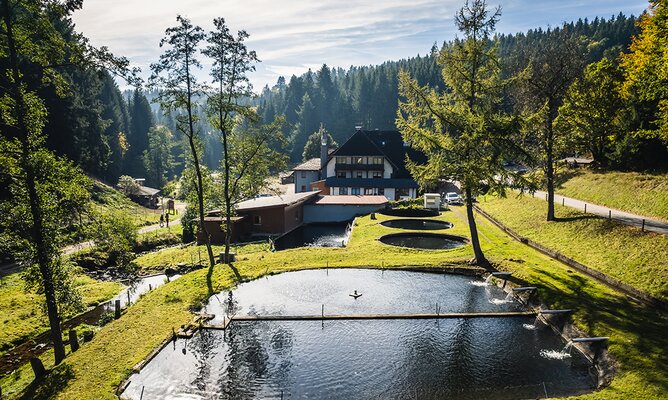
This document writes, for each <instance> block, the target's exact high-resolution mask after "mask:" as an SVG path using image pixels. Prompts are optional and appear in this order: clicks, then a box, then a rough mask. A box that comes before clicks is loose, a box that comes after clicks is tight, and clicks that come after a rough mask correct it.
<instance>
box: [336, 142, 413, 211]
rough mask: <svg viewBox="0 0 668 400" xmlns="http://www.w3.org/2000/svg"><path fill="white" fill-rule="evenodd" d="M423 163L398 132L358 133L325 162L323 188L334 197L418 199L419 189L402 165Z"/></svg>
mask: <svg viewBox="0 0 668 400" xmlns="http://www.w3.org/2000/svg"><path fill="white" fill-rule="evenodd" d="M406 157H409V158H410V159H411V160H413V161H417V162H424V161H425V157H424V155H423V154H422V153H420V152H418V151H416V150H414V149H412V148H411V147H410V146H409V145H408V144H406V143H404V141H403V139H402V137H401V134H400V133H399V132H398V131H379V130H375V131H363V130H358V131H357V132H355V134H354V135H353V136H352V137H351V138H350V139H348V141H346V142H345V143H344V144H343V145H342V146H341V147H340V148H339V149H337V150H336V151H334V152H333V153H332V154H331V155H330V157H329V158H328V160H327V163H326V167H325V168H324V169H323V170H324V175H325V177H324V180H325V186H327V187H328V188H329V194H330V195H333V196H337V195H339V196H347V195H383V196H385V197H386V198H387V199H388V200H401V199H407V198H415V197H417V190H418V187H419V185H418V184H417V182H416V181H415V180H414V179H413V178H412V177H411V175H410V173H409V172H408V170H407V169H406V165H405V161H406Z"/></svg>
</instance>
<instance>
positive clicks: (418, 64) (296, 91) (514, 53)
mask: <svg viewBox="0 0 668 400" xmlns="http://www.w3.org/2000/svg"><path fill="white" fill-rule="evenodd" d="M637 22H638V19H637V18H635V17H634V16H630V17H627V16H625V15H623V14H621V13H620V14H619V15H617V16H613V17H611V18H609V19H605V18H596V19H594V20H587V19H584V20H583V19H580V20H578V21H577V22H571V23H567V24H564V25H562V26H560V27H557V28H548V29H542V28H538V29H534V30H529V31H528V32H526V33H517V34H502V35H497V36H496V37H495V38H494V39H493V40H495V41H496V46H497V54H498V57H499V60H500V62H501V73H502V76H503V77H504V78H508V77H511V76H513V75H517V74H520V73H521V72H522V70H523V69H525V68H526V67H527V65H528V63H529V62H531V54H532V51H533V49H536V48H540V47H543V48H545V47H547V46H548V45H549V44H550V43H556V42H559V41H563V39H564V35H566V36H570V37H573V38H580V39H582V41H583V42H585V46H584V47H585V49H586V51H585V52H583V54H582V59H581V60H580V62H581V67H580V71H579V74H578V75H583V74H584V71H585V70H584V68H585V66H586V65H588V64H592V63H595V62H597V61H599V60H601V59H603V58H606V59H608V60H612V61H613V62H614V63H615V64H617V63H618V57H619V55H620V53H625V52H628V51H629V46H630V44H631V41H632V37H633V36H635V35H637V34H638V33H639V28H638V24H637ZM451 45H452V42H445V43H443V44H442V45H441V46H440V47H439V46H437V44H434V45H433V47H432V48H431V51H429V52H428V53H427V54H425V55H422V56H421V55H418V56H416V57H413V58H409V59H404V60H399V61H388V62H385V63H383V64H381V65H377V66H351V67H350V68H349V69H347V70H344V69H342V68H329V67H328V66H327V65H323V66H322V67H321V68H320V69H319V70H317V71H311V70H309V71H308V72H306V73H305V74H303V75H301V76H295V75H293V76H291V77H290V78H289V80H286V78H284V77H279V79H278V81H277V82H276V84H275V85H273V86H272V87H269V86H265V87H264V88H263V90H262V92H261V93H260V95H259V96H258V97H257V98H256V99H253V102H254V104H256V105H257V106H258V108H259V110H260V114H261V115H263V117H264V118H265V120H266V121H270V120H272V119H273V117H274V116H275V115H279V114H282V115H285V117H286V120H287V122H288V124H289V127H288V128H287V129H286V131H285V132H284V133H285V134H286V136H287V137H288V138H289V140H290V146H291V154H290V156H291V159H292V161H293V162H297V161H301V158H302V153H303V150H304V145H305V143H306V141H307V139H308V137H309V135H311V134H312V133H314V132H316V131H317V130H318V128H319V127H320V124H321V123H322V124H323V125H324V127H325V128H326V129H327V131H328V132H330V133H331V135H332V137H333V138H334V140H335V141H336V142H338V143H343V142H345V141H346V139H347V138H348V137H350V136H351V135H352V134H353V133H354V130H355V126H361V127H363V128H364V129H380V130H387V129H396V126H395V120H396V118H397V106H398V102H399V99H400V98H399V89H398V86H399V85H398V83H399V72H400V71H401V70H405V71H407V72H408V73H409V74H410V75H411V76H412V77H413V78H414V79H416V80H417V81H418V82H419V84H420V85H425V86H429V87H431V88H434V89H436V90H437V91H442V90H445V89H446V88H445V87H444V86H445V84H444V83H443V79H442V77H441V71H442V70H441V67H440V66H439V65H438V64H437V58H438V54H439V52H440V51H442V50H443V49H444V48H446V47H448V46H451ZM519 92H521V88H517V87H516V88H512V87H511V88H509V89H508V91H507V92H506V94H505V95H506V97H507V108H508V111H509V112H513V111H516V112H518V113H519V112H520V107H519V106H517V103H518V99H516V98H515V97H516V96H518V95H519ZM645 106H646V104H643V105H642V107H645ZM636 111H637V110H636ZM634 112H635V111H631V113H634ZM648 118H650V117H648ZM643 122H645V123H646V122H648V121H640V122H639V121H636V125H641V124H642V123H643ZM627 130H628V132H627V133H628V134H627V135H622V136H623V137H618V138H617V140H616V141H615V142H616V143H615V146H616V147H615V148H611V149H609V152H610V153H616V154H614V155H613V154H611V155H610V157H611V158H614V159H613V160H609V159H606V164H607V165H606V166H608V167H614V168H619V169H647V168H660V167H665V166H666V165H665V164H666V160H665V155H666V152H665V146H662V145H661V143H660V141H659V140H658V139H655V138H643V137H642V135H636V134H635V133H636V132H635V129H634V128H633V127H632V126H629V127H627ZM569 150H570V151H571V154H572V152H574V151H577V150H580V151H582V152H583V153H586V152H588V149H586V148H576V147H573V146H571V148H569ZM662 162H663V164H662Z"/></svg>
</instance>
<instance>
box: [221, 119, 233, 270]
mask: <svg viewBox="0 0 668 400" xmlns="http://www.w3.org/2000/svg"><path fill="white" fill-rule="evenodd" d="M221 124H222V121H221ZM221 126H222V125H221ZM223 153H224V154H223V157H224V162H225V188H224V189H225V263H226V264H230V243H231V240H232V238H231V237H230V236H231V235H232V215H231V213H232V204H231V203H232V199H231V196H230V162H229V159H228V150H227V132H223Z"/></svg>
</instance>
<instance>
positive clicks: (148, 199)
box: [130, 186, 160, 208]
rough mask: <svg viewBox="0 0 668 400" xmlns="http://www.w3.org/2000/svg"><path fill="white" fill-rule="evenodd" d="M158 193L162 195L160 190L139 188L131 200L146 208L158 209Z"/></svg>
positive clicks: (131, 196) (146, 187)
mask: <svg viewBox="0 0 668 400" xmlns="http://www.w3.org/2000/svg"><path fill="white" fill-rule="evenodd" d="M158 193H160V189H154V188H152V187H148V186H139V188H138V189H137V190H136V192H135V193H132V194H131V195H130V198H131V199H132V201H134V202H135V203H139V204H141V205H142V206H144V207H146V208H158Z"/></svg>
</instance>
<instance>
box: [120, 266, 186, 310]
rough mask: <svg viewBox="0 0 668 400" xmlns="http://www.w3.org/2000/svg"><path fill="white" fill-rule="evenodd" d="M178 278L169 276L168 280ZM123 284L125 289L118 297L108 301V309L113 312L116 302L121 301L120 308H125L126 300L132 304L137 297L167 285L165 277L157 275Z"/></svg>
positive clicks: (138, 278) (178, 276)
mask: <svg viewBox="0 0 668 400" xmlns="http://www.w3.org/2000/svg"><path fill="white" fill-rule="evenodd" d="M180 277H181V275H178V274H175V275H170V276H169V280H170V281H173V280H175V279H178V278H180ZM123 283H124V284H126V285H127V287H126V288H125V289H123V290H122V291H121V292H120V293H119V294H118V295H116V297H114V298H113V299H111V300H109V306H108V309H110V310H113V308H114V302H115V301H116V300H120V301H121V307H125V306H127V305H128V300H129V304H132V303H134V302H135V301H137V300H139V297H141V295H142V294H144V293H146V292H148V291H150V290H152V289H155V288H157V287H158V286H162V285H164V284H165V283H167V275H165V274H158V275H151V276H144V277H137V278H135V279H132V280H130V281H124V282H123ZM128 295H129V296H128Z"/></svg>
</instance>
